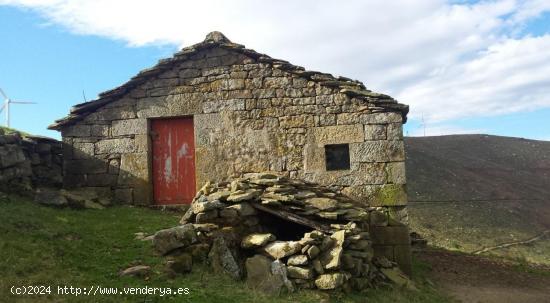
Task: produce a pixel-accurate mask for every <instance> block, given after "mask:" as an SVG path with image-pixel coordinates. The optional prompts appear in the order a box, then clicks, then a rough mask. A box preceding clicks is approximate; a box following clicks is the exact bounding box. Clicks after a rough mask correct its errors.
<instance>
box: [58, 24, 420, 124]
mask: <svg viewBox="0 0 550 303" xmlns="http://www.w3.org/2000/svg"><path fill="white" fill-rule="evenodd" d="M214 47H220V48H223V49H226V50H230V51H233V52H236V53H240V54H243V55H245V56H248V57H250V58H253V59H255V60H257V61H258V62H261V63H267V64H270V65H272V66H273V67H274V68H278V69H281V70H284V71H286V72H289V73H293V74H295V75H298V76H300V77H303V78H306V79H308V80H311V81H315V82H318V83H319V84H320V85H322V86H326V87H332V88H335V89H340V92H341V93H344V94H346V95H349V96H350V97H354V98H358V99H362V100H365V101H366V102H369V103H371V104H374V105H376V106H378V107H381V108H382V109H385V110H391V111H396V112H401V114H402V116H403V121H404V122H405V121H406V118H407V113H408V112H409V106H408V105H405V104H401V103H398V102H397V101H396V100H395V99H393V98H392V97H390V96H388V95H384V94H379V93H375V92H372V91H370V90H368V89H366V87H365V85H364V84H363V83H362V82H360V81H357V80H352V79H350V78H346V77H341V76H339V77H335V76H333V75H331V74H327V73H322V72H317V71H308V70H305V69H304V68H303V67H301V66H296V65H293V64H290V63H289V62H288V61H285V60H280V59H274V58H271V57H270V56H268V55H266V54H262V53H258V52H256V51H254V50H252V49H248V48H245V47H244V45H241V44H237V43H233V42H231V41H230V40H229V39H227V37H225V36H224V35H223V34H222V33H220V32H211V33H209V34H208V35H207V36H206V38H205V39H204V41H202V42H200V43H197V44H195V45H192V46H189V47H185V48H183V49H182V50H181V51H179V52H177V53H175V54H174V56H173V57H172V58H166V59H161V60H159V61H158V63H157V64H156V65H155V66H153V67H151V68H147V69H144V70H142V71H140V72H139V73H138V74H137V75H135V76H134V77H132V78H131V79H130V80H129V81H127V82H126V83H124V84H122V85H120V86H118V87H116V88H114V89H111V90H108V91H105V92H102V93H100V94H99V98H98V99H96V100H92V101H89V102H84V103H80V104H76V105H74V106H73V107H72V108H71V110H70V113H69V115H68V116H66V117H64V118H61V119H59V120H56V121H55V122H54V123H53V124H52V125H50V126H49V127H48V128H49V129H54V130H61V129H63V128H64V127H66V126H69V125H72V124H74V123H76V122H77V121H80V120H82V119H83V118H84V117H86V116H87V115H88V114H91V113H93V112H94V111H95V110H97V109H99V108H100V107H102V106H104V105H106V104H108V103H110V102H113V101H115V100H118V99H119V98H120V97H122V96H123V95H124V94H126V93H128V92H130V91H131V90H132V89H134V88H135V87H137V86H139V85H141V84H143V83H145V82H147V81H148V80H150V79H153V78H154V77H156V76H158V75H160V74H161V73H163V72H165V71H167V70H169V69H170V68H172V67H173V66H174V65H175V64H177V63H181V62H183V61H185V60H187V59H188V58H190V57H191V56H193V55H194V54H196V53H198V52H200V51H202V50H206V49H210V48H214Z"/></svg>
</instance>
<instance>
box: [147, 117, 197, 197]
mask: <svg viewBox="0 0 550 303" xmlns="http://www.w3.org/2000/svg"><path fill="white" fill-rule="evenodd" d="M151 132H152V142H153V192H154V198H155V203H156V204H162V205H163V204H187V203H191V200H193V197H194V196H195V141H194V135H193V118H176V119H159V120H152V121H151Z"/></svg>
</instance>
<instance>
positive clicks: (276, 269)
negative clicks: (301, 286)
mask: <svg viewBox="0 0 550 303" xmlns="http://www.w3.org/2000/svg"><path fill="white" fill-rule="evenodd" d="M271 273H272V274H273V275H276V276H279V277H281V279H282V280H283V284H284V285H285V286H286V289H287V290H288V291H289V292H293V291H294V285H293V284H292V282H291V281H290V280H289V279H288V277H287V276H288V272H287V268H286V266H285V264H284V263H283V262H281V261H280V260H275V261H273V263H271Z"/></svg>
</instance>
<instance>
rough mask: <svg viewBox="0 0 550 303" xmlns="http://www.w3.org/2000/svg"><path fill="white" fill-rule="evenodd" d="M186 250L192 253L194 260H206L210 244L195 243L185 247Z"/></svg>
mask: <svg viewBox="0 0 550 303" xmlns="http://www.w3.org/2000/svg"><path fill="white" fill-rule="evenodd" d="M185 252H187V253H189V254H191V256H192V257H193V261H196V262H204V261H206V259H208V253H209V252H210V245H208V244H206V243H198V244H193V245H190V246H188V247H186V248H185Z"/></svg>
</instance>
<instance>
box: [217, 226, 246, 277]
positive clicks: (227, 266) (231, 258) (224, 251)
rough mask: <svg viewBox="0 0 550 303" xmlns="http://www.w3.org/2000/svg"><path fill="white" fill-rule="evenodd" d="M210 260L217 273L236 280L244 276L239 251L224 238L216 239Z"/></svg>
mask: <svg viewBox="0 0 550 303" xmlns="http://www.w3.org/2000/svg"><path fill="white" fill-rule="evenodd" d="M208 260H209V262H210V265H211V266H212V269H213V270H214V272H216V273H225V274H227V275H229V276H230V277H231V278H233V279H235V280H240V279H241V278H242V276H243V270H242V268H241V265H240V264H239V259H238V257H237V251H236V250H235V249H233V248H230V247H229V245H228V243H227V240H226V239H224V237H217V238H215V239H214V242H213V243H212V249H211V250H210V253H209V254H208Z"/></svg>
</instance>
